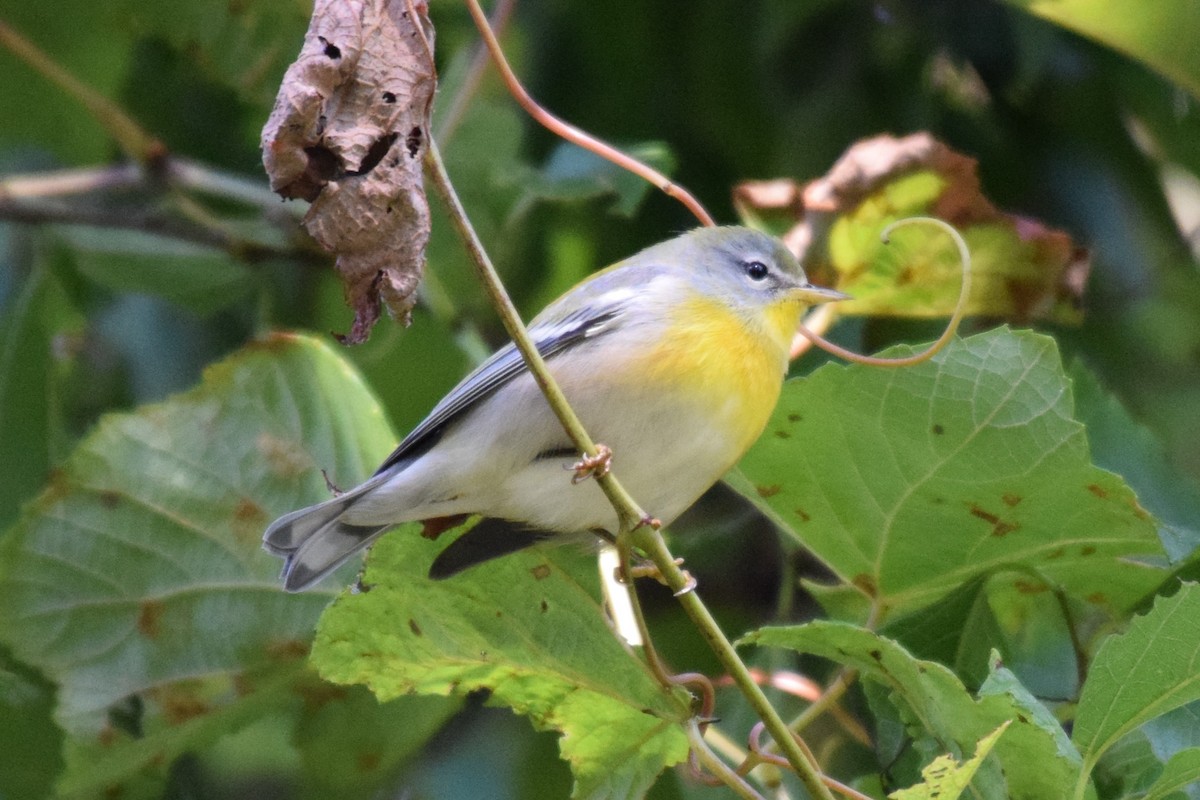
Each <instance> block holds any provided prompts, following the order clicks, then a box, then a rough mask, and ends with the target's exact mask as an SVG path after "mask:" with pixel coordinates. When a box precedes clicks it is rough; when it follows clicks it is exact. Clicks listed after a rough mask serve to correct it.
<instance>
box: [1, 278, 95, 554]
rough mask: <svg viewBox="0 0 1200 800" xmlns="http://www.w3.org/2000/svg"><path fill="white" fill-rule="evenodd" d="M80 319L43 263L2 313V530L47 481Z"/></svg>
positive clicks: (53, 458)
mask: <svg viewBox="0 0 1200 800" xmlns="http://www.w3.org/2000/svg"><path fill="white" fill-rule="evenodd" d="M79 326H80V321H79V320H78V318H77V317H76V316H75V314H74V311H73V309H71V308H70V306H69V303H68V301H67V300H66V297H65V295H64V293H63V291H62V289H61V287H60V286H59V285H58V282H57V281H56V280H55V279H54V277H53V276H52V275H51V273H50V272H49V270H48V269H47V268H46V267H45V266H44V265H39V266H37V267H35V268H34V269H33V270H32V271H31V272H30V273H29V275H28V276H27V277H26V278H25V280H24V282H23V283H22V284H20V286H19V288H18V289H17V291H16V292H15V294H14V296H13V297H12V298H11V299H10V301H9V303H8V304H7V306H6V307H5V308H4V309H3V312H2V313H0V463H4V464H9V465H17V464H19V465H20V468H19V469H17V468H11V469H7V470H5V475H4V478H3V479H2V480H0V531H2V530H4V529H6V528H7V527H8V526H9V524H10V523H11V522H12V521H13V520H14V519H16V517H17V511H18V509H19V508H20V505H21V503H23V502H25V501H27V500H29V499H31V498H32V497H33V496H34V494H35V493H36V492H37V491H38V489H40V488H41V487H42V485H43V484H44V483H45V482H46V478H47V477H48V476H49V474H50V467H51V466H52V465H53V463H54V460H55V457H56V455H57V454H56V453H55V452H54V445H55V442H56V440H58V439H59V438H60V437H61V428H62V421H61V419H60V417H61V410H62V409H61V406H62V402H61V392H60V381H59V378H60V372H61V371H62V367H63V362H65V361H67V360H68V359H69V352H70V350H71V348H70V346H69V345H68V343H69V342H70V341H72V338H73V337H74V335H75V334H76V333H77V330H78V328H79Z"/></svg>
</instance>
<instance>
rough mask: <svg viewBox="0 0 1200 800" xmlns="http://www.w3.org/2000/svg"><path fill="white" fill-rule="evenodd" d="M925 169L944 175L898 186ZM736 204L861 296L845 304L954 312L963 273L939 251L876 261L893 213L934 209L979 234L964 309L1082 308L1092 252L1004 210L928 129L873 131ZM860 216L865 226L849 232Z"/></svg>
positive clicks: (969, 234)
mask: <svg viewBox="0 0 1200 800" xmlns="http://www.w3.org/2000/svg"><path fill="white" fill-rule="evenodd" d="M920 174H924V175H928V176H931V177H932V178H934V179H936V183H935V184H933V185H931V186H926V187H925V188H924V190H914V189H911V188H910V189H909V190H899V191H898V190H897V189H896V187H898V186H901V182H902V181H903V180H905V179H907V178H911V177H912V176H915V175H920ZM897 192H898V193H897ZM734 204H735V205H736V206H737V208H738V210H739V213H740V214H741V216H742V217H743V218H744V219H750V220H752V221H756V222H757V223H759V224H760V225H762V226H765V227H768V228H770V229H771V230H773V231H774V232H776V233H778V234H779V235H780V236H781V238H782V239H783V240H784V242H785V243H786V244H787V245H788V246H789V247H790V248H791V249H792V250H793V252H795V253H796V254H797V255H798V256H799V258H800V260H801V263H802V264H803V265H804V268H805V269H806V270H807V271H808V273H809V275H810V277H813V278H814V279H815V280H816V281H817V282H819V283H826V284H832V285H837V286H838V288H841V289H844V290H846V291H848V292H850V293H851V294H853V295H854V297H855V299H854V300H852V301H849V302H847V303H841V304H839V305H838V310H839V311H840V312H842V313H848V314H892V315H900V316H931V315H944V314H949V313H950V311H951V309H952V308H953V307H954V303H955V300H956V297H957V293H958V288H957V287H958V282H959V279H960V278H959V275H958V274H957V267H956V266H954V265H953V264H948V265H942V264H941V263H940V258H938V257H935V256H933V255H931V254H923V255H922V256H921V258H919V259H917V260H916V261H915V262H914V263H913V264H908V265H896V264H891V265H889V264H885V263H880V262H879V261H873V260H872V253H875V252H884V251H877V250H876V249H875V248H874V247H873V246H872V243H874V244H878V235H879V231H880V230H881V229H882V227H883V226H884V225H885V224H886V223H887V222H890V221H893V220H895V219H899V218H901V217H908V216H918V215H929V216H934V217H938V218H940V219H943V220H945V221H946V222H949V223H950V224H951V225H953V226H955V227H956V228H958V229H959V231H961V232H962V233H963V234H964V235H965V236H966V238H967V241H968V243H970V244H971V245H972V257H973V261H974V263H975V276H976V279H977V280H976V281H975V283H976V287H975V291H974V292H973V293H972V302H971V305H970V306H969V312H968V313H972V314H983V315H987V316H998V317H1005V318H1009V319H1014V320H1017V321H1022V322H1024V321H1028V320H1030V319H1035V318H1042V319H1053V320H1055V321H1059V322H1074V321H1077V320H1078V318H1079V308H1080V305H1081V302H1082V296H1083V290H1084V285H1085V284H1086V281H1087V276H1088V272H1089V269H1090V263H1089V259H1088V254H1087V251H1086V250H1084V249H1083V248H1081V247H1079V246H1077V245H1076V244H1075V242H1074V241H1073V240H1072V239H1071V237H1070V236H1069V235H1068V234H1067V233H1065V232H1063V231H1060V230H1055V229H1053V228H1050V227H1048V226H1046V225H1044V224H1042V223H1041V222H1038V221H1037V220H1033V219H1029V218H1026V217H1020V216H1016V215H1013V214H1008V213H1005V212H1002V211H1000V210H999V209H997V208H996V207H995V206H994V205H992V203H991V202H990V201H989V200H988V199H987V197H985V196H984V194H983V190H982V187H981V185H980V182H979V174H978V170H977V164H976V162H975V160H974V159H972V158H969V157H967V156H965V155H963V154H961V153H958V152H955V151H954V150H952V149H950V148H949V147H947V146H946V145H945V144H943V143H942V142H939V141H938V140H936V139H935V138H933V136H931V135H930V134H928V133H917V134H913V135H911V136H905V137H901V138H897V137H893V136H887V135H884V136H877V137H874V138H871V139H865V140H863V141H861V142H858V143H856V144H854V145H853V146H851V147H850V149H848V150H847V151H846V152H845V154H843V155H842V157H841V158H840V159H838V161H837V162H836V163H835V164H834V165H833V168H832V169H830V170H829V172H828V173H827V174H826V175H825V176H824V177H822V178H818V179H816V180H813V181H810V182H808V183H806V184H801V183H799V182H797V181H793V180H790V179H779V180H771V181H748V182H745V183H742V184H740V185H738V186H737V187H736V188H735V190H734ZM835 225H839V226H841V227H840V228H839V230H840V231H841V232H842V234H843V235H842V236H841V237H840V239H839V240H838V241H839V242H840V243H841V245H842V246H841V247H840V248H835V251H836V252H830V234H831V232H832V231H833V229H834V226H835ZM856 226H857V227H858V228H859V229H860V230H858V231H854V232H851V231H850V228H854V227H856ZM867 228H869V230H866V229H867ZM885 260H886V259H885ZM889 266H891V267H894V268H895V269H894V271H893V272H890V273H889V272H888V271H887V269H888V267H889ZM900 267H903V268H900ZM922 267H924V268H922Z"/></svg>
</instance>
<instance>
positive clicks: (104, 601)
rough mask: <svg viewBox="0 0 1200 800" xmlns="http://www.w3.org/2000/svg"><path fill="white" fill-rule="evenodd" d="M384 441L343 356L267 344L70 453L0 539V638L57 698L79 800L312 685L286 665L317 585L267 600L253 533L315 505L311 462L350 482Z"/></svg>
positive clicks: (272, 575)
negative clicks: (110, 767)
mask: <svg viewBox="0 0 1200 800" xmlns="http://www.w3.org/2000/svg"><path fill="white" fill-rule="evenodd" d="M394 441H395V439H394V437H393V435H392V434H391V432H390V431H389V430H388V427H387V425H386V423H385V422H384V421H383V418H382V415H381V413H380V411H379V406H378V404H377V403H376V402H375V400H374V398H373V397H372V396H371V394H370V393H369V392H368V391H367V389H366V387H365V386H364V385H363V384H362V383H361V381H360V380H359V378H358V377H357V376H356V375H355V374H354V373H353V372H351V371H350V370H349V369H348V368H347V367H346V365H345V362H343V361H342V360H341V359H340V358H338V357H337V356H336V355H334V354H333V353H332V352H331V351H330V350H329V349H328V348H327V347H325V346H324V345H322V344H320V343H318V342H317V341H316V340H313V339H309V338H306V337H301V336H294V335H276V336H272V337H270V338H268V339H266V340H264V341H261V342H258V343H255V344H252V345H250V346H248V347H247V348H245V349H244V350H242V351H241V352H239V353H237V354H235V355H233V356H232V357H230V358H228V359H227V360H225V361H224V362H221V363H219V364H217V365H215V366H213V367H210V368H209V369H208V370H207V371H206V373H205V376H204V380H203V382H202V384H201V385H200V386H199V387H197V388H196V389H193V390H192V391H189V392H187V393H185V394H181V395H179V396H177V397H174V398H172V399H170V400H168V401H167V402H164V403H161V404H158V405H153V406H147V407H144V408H141V409H139V410H138V411H136V412H135V413H131V414H121V415H113V416H109V417H106V418H104V419H103V420H102V421H101V423H100V424H99V425H98V427H97V429H96V430H95V431H93V432H92V433H91V434H90V435H89V436H87V437H86V438H85V439H84V440H83V441H82V442H81V443H80V444H79V446H78V448H77V449H76V450H75V452H74V453H73V454H72V455H71V456H70V458H69V459H68V460H67V461H66V463H65V464H64V465H63V466H62V468H61V469H59V470H58V471H57V472H56V473H55V476H54V478H53V480H52V482H51V484H50V486H49V487H48V488H47V489H46V490H45V491H44V492H43V493H42V495H41V496H40V497H39V498H38V499H37V500H35V501H34V502H33V503H32V504H30V505H29V506H27V507H26V509H25V512H24V514H23V516H22V518H21V520H20V521H19V522H18V524H17V526H16V527H15V528H14V529H13V530H12V531H11V532H10V533H9V534H8V536H7V537H6V538H5V540H4V541H3V543H2V544H0V570H2V572H0V640H3V641H4V642H5V643H6V644H7V645H8V646H9V647H11V648H12V650H13V653H14V654H15V655H16V656H17V657H18V658H19V659H21V660H22V661H23V662H25V663H28V664H30V665H32V666H35V667H37V668H38V669H39V670H41V671H42V672H43V673H44V674H45V675H47V676H48V677H49V678H50V679H51V680H53V681H54V682H55V683H56V684H57V685H58V705H57V708H56V710H55V719H56V721H57V722H58V723H59V724H60V725H61V726H62V727H63V728H64V730H65V731H66V732H67V733H68V735H69V736H70V737H71V739H72V740H73V742H72V745H73V749H74V752H75V753H77V754H81V755H80V757H79V758H77V759H75V761H74V762H73V763H74V770H73V773H72V775H71V776H70V778H69V780H70V781H77V782H78V783H77V784H73V785H75V787H76V788H78V787H79V786H80V785H83V784H86V783H88V781H96V780H100V779H101V777H100V773H101V772H102V771H101V770H99V767H98V766H97V765H98V764H99V763H100V762H104V763H108V759H109V758H112V759H113V762H114V763H116V762H119V763H120V764H122V765H123V766H122V767H121V768H120V769H115V771H113V772H112V774H109V775H107V778H111V779H112V780H118V779H119V778H120V776H121V774H130V773H131V771H132V770H133V769H135V768H136V767H137V765H139V764H141V765H145V764H151V763H157V762H158V761H160V760H161V759H162V757H163V756H164V755H169V754H171V753H175V752H182V750H184V749H188V748H191V747H194V746H198V745H199V744H201V743H203V742H206V741H210V740H211V738H212V737H214V736H217V735H220V734H222V733H225V732H228V731H229V729H230V726H232V725H234V724H240V722H241V721H244V720H245V719H246V716H245V715H247V714H250V713H251V712H250V711H248V710H247V709H249V708H250V707H251V706H253V705H255V704H258V703H265V704H267V705H270V704H271V703H272V702H275V700H278V701H280V702H282V700H283V699H284V698H286V697H291V696H293V695H294V692H293V691H292V690H291V689H290V688H280V686H284V687H287V686H290V685H292V684H295V683H296V682H297V681H308V682H309V683H311V681H312V678H311V677H305V676H304V673H303V671H301V670H299V669H298V666H297V659H298V658H300V657H301V656H303V655H304V653H305V652H306V651H307V648H308V645H307V642H308V639H309V636H310V635H311V630H312V628H313V626H314V623H315V621H316V619H317V616H318V615H319V613H320V611H321V609H322V607H323V606H324V605H325V604H326V603H327V602H328V600H329V597H330V594H331V592H332V589H330V588H327V589H325V590H323V591H322V590H316V591H313V592H310V593H306V594H302V595H288V594H286V593H284V592H283V591H281V590H280V588H279V584H278V581H277V578H276V576H277V574H278V570H279V563H278V561H277V560H276V559H274V558H272V557H271V556H269V555H268V554H266V553H264V552H263V551H262V548H261V544H260V537H261V533H262V530H263V527H264V526H265V525H266V523H267V522H269V521H270V519H271V518H272V517H274V516H275V515H276V514H280V513H283V512H285V511H288V510H291V509H294V508H297V507H299V506H301V505H304V504H306V503H311V502H313V501H315V500H318V499H320V498H322V497H323V496H326V495H327V489H326V488H325V485H324V481H323V479H322V477H321V474H320V468H325V469H327V470H328V471H329V475H330V478H331V479H332V480H334V481H337V482H339V483H342V484H351V483H353V482H354V481H356V480H358V479H359V478H361V477H362V476H364V475H365V474H367V473H368V472H369V470H370V468H371V467H373V465H375V464H376V463H378V460H379V459H380V458H382V457H383V456H384V455H385V454H386V452H387V450H388V448H389V447H390V446H391V445H392V443H393V442H394ZM289 675H290V676H291V677H289ZM259 687H264V688H262V689H261V692H264V693H271V692H274V693H275V694H274V697H275V700H271V699H270V698H269V697H266V695H263V696H261V697H260V696H259V695H258V693H259V692H260V689H259ZM264 698H265V699H264ZM259 707H261V706H259ZM121 708H128V709H133V711H132V712H121V713H117V712H118V710H119V709H121ZM222 718H223V719H222ZM122 720H124V721H122ZM214 720H215V721H214ZM126 730H141V731H142V732H143V737H142V738H141V739H133V740H131V739H130V738H129V735H128V734H127V733H125V732H124V731H126ZM176 731H182V733H176ZM160 736H161V737H162V738H160ZM130 741H132V744H128V747H129V748H133V749H137V753H136V754H134V753H133V750H132V749H130V750H122V752H123V753H128V754H132V755H129V757H128V758H126V757H122V758H121V759H117V758H116V756H115V755H114V753H113V749H114V748H115V747H116V746H122V747H124V746H125V745H126V743H128V742H130ZM91 758H94V759H95V761H94V762H93V761H91V760H89V759H91ZM164 766H165V765H164ZM105 772H106V771H105ZM107 778H106V779H107Z"/></svg>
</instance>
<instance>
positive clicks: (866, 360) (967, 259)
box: [793, 217, 971, 367]
mask: <svg viewBox="0 0 1200 800" xmlns="http://www.w3.org/2000/svg"><path fill="white" fill-rule="evenodd" d="M914 224H929V225H936V226H937V227H939V228H941V229H942V230H943V231H945V232H946V235H947V236H949V237H950V238H951V239H953V240H954V244H955V246H956V247H957V248H958V257H959V260H960V262H961V263H962V276H963V277H962V286H961V288H960V289H959V291H958V303H957V304H956V305H955V306H954V313H953V314H952V315H951V316H950V321H949V322H948V323H947V324H946V329H945V330H944V331H942V335H941V336H939V337H938V339H937V341H935V342H934V343H933V344H931V345H929V347H927V348H925V349H924V350H922V351H921V352H920V353H917V354H915V355H911V356H901V357H899V358H881V357H879V356H867V355H862V354H861V353H855V352H854V351H853V350H847V349H846V348H844V347H839V346H838V345H836V344H834V343H833V342H830V341H829V340H827V339H825V338H823V337H822V336H821V335H820V334H817V333H814V332H813V331H810V330H809V329H808V328H806V327H805V326H804V325H803V324H801V325H800V328H799V332H800V333H801V335H803V336H804V337H805V338H807V339H808V340H809V341H810V342H812V343H813V344H815V345H816V346H817V347H820V348H821V349H822V350H824V351H825V352H827V353H832V354H833V355H835V356H837V357H839V358H843V359H845V360H847V361H855V362H857V363H859V364H871V365H873V366H877V367H909V366H912V365H913V364H920V363H921V362H922V361H928V360H929V359H931V358H933V357H934V356H935V355H936V354H937V353H938V352H939V351H941V350H942V348H944V347H945V346H946V345H948V344H949V343H950V340H951V339H953V338H954V334H955V333H956V332H957V331H958V325H959V323H960V322H962V320H963V317H964V316H965V315H966V313H967V301H969V300H970V298H971V251H970V250H969V249H968V248H967V242H966V240H965V239H963V237H962V234H961V233H959V232H958V230H957V229H956V228H955V227H954V226H953V225H951V224H950V223H949V222H946V221H945V220H942V219H938V218H937V217H905V218H904V219H898V220H896V221H895V222H893V223H892V224H891V225H888V226H887V227H886V228H884V229H883V233H881V234H880V235H879V238H880V240H882V241H883V243H884V244H888V243H889V242H890V241H891V240H890V238H889V237H890V236H891V234H892V231H894V230H896V228H899V227H901V226H903V225H914ZM798 354H799V353H798V352H796V351H795V348H793V356H795V355H798Z"/></svg>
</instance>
